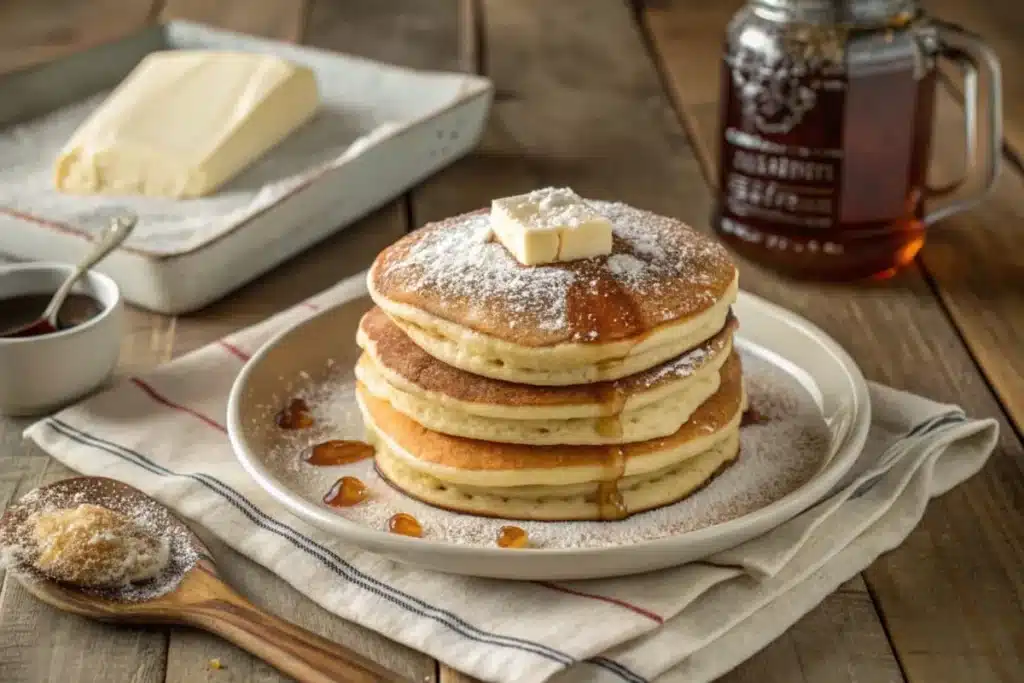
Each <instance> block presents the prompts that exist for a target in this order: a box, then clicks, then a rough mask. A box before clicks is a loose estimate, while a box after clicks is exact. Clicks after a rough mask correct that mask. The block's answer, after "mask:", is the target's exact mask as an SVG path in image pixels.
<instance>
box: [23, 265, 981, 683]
mask: <svg viewBox="0 0 1024 683" xmlns="http://www.w3.org/2000/svg"><path fill="white" fill-rule="evenodd" d="M365 291H366V290H365V284H364V281H363V278H362V276H356V277H355V278H352V279H349V280H346V281H344V282H342V283H339V284H338V285H337V286H335V287H333V288H331V289H329V290H327V291H325V292H323V293H321V294H319V295H317V296H316V297H313V298H312V299H310V300H308V301H306V302H304V303H302V304H300V305H298V306H296V307H294V308H293V309H291V310H288V311H285V312H283V313H281V314H279V315H277V316H275V317H273V318H271V319H269V320H267V321H265V322H263V323H261V324H259V325H256V326H254V327H251V328H248V329H246V330H243V331H241V332H239V333H237V334H234V335H231V336H229V337H227V338H225V339H223V340H220V341H218V342H215V343H212V344H210V345H208V346H206V347H204V348H202V349H200V350H198V351H195V352H194V353H191V354H189V355H187V356H184V357H181V358H179V359H177V360H175V361H173V362H171V363H168V364H166V365H164V366H161V367H159V368H156V369H155V370H153V371H152V372H149V373H147V374H146V375H143V376H139V377H133V378H130V379H128V380H126V381H124V382H122V383H120V384H119V385H117V386H115V387H113V388H111V389H109V390H107V391H105V392H103V393H101V394H98V395H96V396H93V397H92V398H90V399H88V400H86V401H85V402H83V403H81V404H79V405H76V406H73V407H71V408H68V409H66V410H64V411H63V412H61V413H59V414H57V415H55V416H53V417H50V418H46V419H43V420H41V421H40V422H37V423H36V424H34V425H32V426H31V427H29V428H28V429H27V430H26V432H25V435H26V437H27V438H29V439H31V440H33V441H35V442H36V443H37V444H39V445H40V446H41V447H42V448H43V449H45V450H46V451H47V452H48V453H50V454H51V455H52V456H53V457H54V458H56V459H57V460H59V461H60V462H62V463H64V464H65V465H67V466H68V467H70V468H72V469H74V470H77V471H79V472H81V473H83V474H88V475H104V476H108V477H114V478H117V479H120V480H122V481H124V482H127V483H128V484H131V485H133V486H135V487H137V488H139V489H142V490H143V491H146V492H147V493H149V494H150V495H152V496H153V497H155V498H156V499H158V500H160V501H161V502H163V503H164V504H165V505H168V506H170V507H171V508H173V509H174V510H175V511H176V512H177V513H178V514H179V515H181V516H182V517H184V518H186V519H189V520H191V521H192V522H195V523H198V524H200V525H202V526H204V527H206V528H207V529H208V530H209V531H210V532H212V533H213V534H215V535H216V536H218V537H219V538H220V539H222V540H223V541H224V542H225V543H227V544H228V545H230V546H231V547H233V548H234V549H236V550H237V551H239V552H241V553H243V554H244V555H246V556H247V557H249V558H251V559H252V560H254V561H256V562H259V563H260V564H262V565H264V566H266V567H268V568H269V569H270V570H272V571H274V572H275V573H277V574H278V575H279V576H281V577H282V578H284V579H285V580H286V581H288V582H289V583H290V584H291V585H292V586H294V587H295V588H296V589H297V590H299V591H301V592H302V593H304V594H305V595H307V596H309V597H310V598H312V599H313V600H315V601H316V602H317V603H319V604H320V605H322V606H323V607H324V608H325V609H327V610H330V611H331V612H333V613H335V614H337V615H340V616H342V617H344V618H346V619H350V620H352V621H355V622H357V623H359V624H362V625H363V626H366V627H368V628H371V629H374V630H376V631H379V632H380V633H383V634H384V635H386V636H388V637H390V638H393V639H394V640H397V641H399V642H401V643H404V644H406V645H408V646H410V647H413V648H416V649H418V650H421V651H423V652H425V653H427V654H429V655H431V656H433V657H436V658H437V659H439V660H441V661H442V662H444V663H446V664H448V665H450V666H452V667H454V668H456V669H459V670H461V671H464V672H466V673H469V674H471V675H474V676H477V677H479V678H481V679H484V680H489V681H503V682H504V681H510V682H511V681H527V682H529V681H544V680H548V679H552V680H556V681H584V680H587V681H590V680H594V681H620V682H621V681H628V682H629V683H640V682H642V681H647V680H653V679H658V680H663V681H688V682H693V681H709V680H712V679H714V678H716V677H717V676H720V675H721V674H723V673H724V672H726V671H728V670H729V669H731V668H733V667H735V666H736V665H737V664H739V663H740V662H742V661H744V660H745V659H747V658H749V657H750V656H751V655H753V654H754V653H756V652H757V651H758V650H760V649H761V648H763V647H764V646H765V645H767V644H768V643H769V642H771V641H772V640H773V639H774V638H776V637H778V636H779V635H780V634H782V633H783V632H784V631H785V630H786V629H787V628H789V626H790V625H792V624H793V623H794V622H796V621H797V620H798V619H799V618H800V617H801V616H802V615H804V614H806V613H807V612H808V611H810V610H811V609H812V608H813V607H814V606H815V605H817V604H818V603H819V602H820V601H821V600H823V599H824V598H825V597H826V596H827V595H828V594H829V593H831V592H832V591H834V590H835V589H836V588H837V587H838V586H839V585H840V584H841V583H843V582H844V581H846V580H847V579H849V578H851V577H853V576H855V575H856V574H857V573H858V572H860V571H861V570H862V569H864V568H865V567H867V566H868V565H869V564H871V562H872V561H873V560H874V559H875V558H876V557H878V556H879V555H880V554H882V553H884V552H886V551H887V550H890V549H892V548H894V547H895V546H897V545H899V544H900V543H901V542H902V541H903V539H904V538H906V536H907V534H909V533H910V531H911V530H912V529H913V528H914V526H915V525H916V524H917V522H918V521H919V520H920V519H921V516H922V514H923V512H924V509H925V506H926V505H927V503H928V500H929V499H930V498H931V497H933V496H937V495H940V494H942V493H944V492H946V491H948V490H949V489H950V488H952V487H953V486H956V485H957V484H959V483H960V482H962V481H963V480H965V479H967V478H968V477H970V476H971V475H973V474H974V473H975V472H977V471H978V470H979V469H980V468H981V467H982V465H983V464H984V463H985V461H986V459H987V458H988V456H989V454H990V453H991V452H992V449H993V448H994V445H995V442H996V438H997V425H996V423H995V421H994V420H991V419H989V420H971V419H968V418H967V417H966V416H965V415H964V414H963V412H962V411H961V410H960V409H959V408H957V407H955V406H948V405H940V404H937V403H933V402H932V401H929V400H927V399H923V398H920V397H917V396H914V395H911V394H906V393H903V392H899V391H895V390H893V389H889V388H886V387H882V386H878V385H872V386H871V401H872V409H873V414H874V420H875V424H874V425H873V426H872V429H871V433H870V436H869V439H868V443H867V446H866V447H865V451H864V454H863V456H862V458H861V460H860V462H859V464H858V466H857V468H856V470H855V474H854V476H853V479H852V480H851V481H849V483H848V484H846V485H844V486H842V487H840V488H839V489H838V490H837V491H836V492H835V493H834V494H833V495H832V496H831V497H829V498H826V499H825V500H823V501H822V502H820V503H819V504H818V505H816V506H815V507H814V508H812V509H810V510H808V511H806V512H805V513H803V514H801V515H800V516H798V517H796V518H794V519H793V520H791V521H790V522H788V523H786V524H784V525H782V526H780V527H778V528H777V529H775V530H774V531H772V532H771V533H768V534H766V535H765V536H762V537H760V538H757V539H755V540H752V541H750V542H748V543H746V544H744V545H742V546H739V547H736V548H734V549H732V550H729V551H727V552H723V553H721V554H720V555H718V556H715V557H712V558H709V559H708V560H707V561H706V562H700V563H694V564H690V565H686V566H682V567H677V568H674V569H668V570H663V571H659V572H656V573H650V574H645V575H640V576H634V577H624V578H618V579H602V580H592V581H578V582H559V583H550V582H508V581H497V580H488V579H474V578H467V577H460V576H451V575H446V574H439V573H433V572H428V571H423V570H419V569H415V568H411V567H408V566H404V565H402V564H398V563H395V562H392V561H390V560H386V559H384V558H381V557H379V556H376V555H373V554H371V553H367V552H364V551H361V550H358V549H356V548H353V547H351V546H347V545H345V544H344V543H341V542H339V541H337V540H336V539H335V538H333V537H331V535H329V534H327V533H324V532H322V531H320V530H318V529H316V528H314V527H312V526H310V525H309V524H306V523H304V522H303V521H301V520H300V519H298V518H296V517H294V516H293V515H292V514H291V513H289V512H288V511H287V510H285V509H284V508H283V507H282V506H281V505H280V504H279V503H277V502H276V501H274V500H273V499H272V498H271V497H270V496H269V495H268V494H266V493H264V492H263V490H262V489H260V487H259V486H257V485H256V483H255V482H254V481H253V480H252V479H251V478H250V477H249V476H248V474H246V472H245V471H244V470H243V469H242V467H241V465H239V464H238V462H237V461H236V460H235V457H234V455H233V454H232V451H231V447H230V445H229V444H228V439H227V436H226V434H225V430H224V419H225V418H224V416H225V410H226V404H227V397H228V392H229V390H230V388H231V384H232V381H233V380H234V378H235V376H236V375H237V373H238V371H239V369H240V368H241V367H242V364H243V363H244V362H245V360H246V359H247V358H248V357H249V355H250V354H252V353H253V352H254V351H256V350H257V349H258V348H259V347H260V345H262V344H263V343H264V342H265V341H266V340H267V339H269V338H270V337H271V336H273V335H274V334H276V333H277V332H279V331H281V330H282V329H284V328H286V327H288V326H291V325H293V324H295V323H296V322H298V321H300V320H302V319H303V318H305V317H307V316H310V315H314V314H315V311H317V310H320V309H322V308H323V307H325V306H331V305H334V304H337V303H341V302H344V301H348V300H351V299H353V298H355V297H359V296H365Z"/></svg>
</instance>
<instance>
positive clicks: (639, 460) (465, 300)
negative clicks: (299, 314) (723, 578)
mask: <svg viewBox="0 0 1024 683" xmlns="http://www.w3.org/2000/svg"><path fill="white" fill-rule="evenodd" d="M589 203H590V205H591V206H592V207H593V208H594V209H595V210H597V211H598V212H599V213H601V214H602V215H604V216H605V217H607V218H608V219H609V220H610V221H611V222H612V225H613V248H612V253H611V254H609V255H607V256H599V257H595V258H590V259H585V260H578V261H571V262H565V263H552V264H547V265H541V266H524V265H521V264H520V263H519V262H518V261H517V260H516V259H515V258H514V257H513V256H512V254H510V253H509V252H508V251H507V250H506V249H505V247H504V246H503V245H502V244H501V243H500V242H499V241H497V240H496V239H495V238H494V237H493V235H492V233H491V230H490V226H489V215H488V212H486V211H478V212H474V213H470V214H464V215H461V216H455V217H453V218H449V219H447V220H444V221H441V222H438V223H433V224H430V225H427V226H425V227H423V228H421V229H420V230H417V231H416V232H413V233H411V234H409V235H407V236H406V237H405V238H403V239H401V240H399V241H398V242H396V243H395V244H393V245H391V246H390V247H388V248H387V249H385V250H384V251H383V252H381V254H380V255H379V256H378V257H377V259H376V260H375V262H374V264H373V266H372V268H371V269H370V272H369V276H368V280H369V290H370V295H371V296H372V297H373V300H374V302H375V303H376V304H377V306H376V307H374V308H373V309H372V310H371V311H369V312H368V313H367V314H366V315H365V316H364V317H363V319H362V321H361V322H360V326H359V331H358V336H357V341H358V343H359V345H360V347H361V348H362V349H363V352H364V353H363V354H362V356H361V357H360V359H359V362H358V365H357V367H356V377H357V378H358V386H357V396H358V399H359V405H360V407H361V409H362V412H363V418H364V421H365V423H366V425H367V431H368V433H369V438H370V439H371V440H372V441H373V442H374V444H375V445H376V447H377V455H376V465H377V469H378V471H379V472H380V474H381V475H382V476H383V477H384V478H386V479H387V480H388V481H389V482H391V484H392V485H393V486H395V487H396V488H398V489H399V490H401V491H403V492H405V493H407V494H408V495H410V496H413V497H415V498H418V499H420V500H422V501H424V502H426V503H429V504H432V505H436V506H439V507H443V508H447V509H452V510H458V511H462V512H467V513H472V514H477V515H487V516H495V517H505V518H513V519H537V520H577V519H585V520H586V519H620V518H622V517H625V516H627V515H629V514H632V513H635V512H639V511H642V510H648V509H651V508H654V507H658V506H661V505H665V504H668V503H671V502H674V501H677V500H679V499H681V498H683V497H685V496H687V495H688V494H690V493H691V492H693V491H694V490H695V489H697V488H698V487H700V486H702V485H703V484H704V483H706V482H707V481H709V480H710V479H711V478H712V477H713V476H714V475H715V473H717V472H718V471H720V470H721V469H723V468H724V467H725V466H726V465H728V464H729V463H730V462H732V461H733V460H734V459H735V458H736V457H737V455H738V453H739V425H740V418H741V415H742V413H743V411H744V409H745V407H746V397H745V393H744V389H743V381H742V375H741V368H740V361H739V358H738V357H737V355H736V353H735V351H734V350H733V332H734V329H735V327H736V322H735V320H734V319H733V317H732V314H731V308H730V306H731V304H732V302H733V301H734V299H735V297H736V293H737V271H736V268H735V266H734V265H733V264H732V262H731V261H730V259H729V258H728V254H727V253H726V251H725V250H724V249H723V248H722V247H721V246H719V245H718V244H716V243H714V242H712V241H710V240H708V239H707V238H705V237H703V236H701V235H699V234H697V233H696V232H694V231H693V230H691V229H690V228H689V227H687V226H686V225H685V224H683V223H681V222H679V221H677V220H674V219H671V218H666V217H663V216H659V215H656V214H652V213H650V212H647V211H642V210H639V209H635V208H632V207H630V206H626V205H624V204H619V203H608V202H598V201H591V202H589Z"/></svg>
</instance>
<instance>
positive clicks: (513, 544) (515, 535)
mask: <svg viewBox="0 0 1024 683" xmlns="http://www.w3.org/2000/svg"><path fill="white" fill-rule="evenodd" d="M497 543H498V546H499V547H501V548H525V547H526V546H528V545H529V544H530V536H529V534H527V533H526V530H525V529H520V528H519V527H517V526H503V527H501V529H500V530H499V531H498V540H497Z"/></svg>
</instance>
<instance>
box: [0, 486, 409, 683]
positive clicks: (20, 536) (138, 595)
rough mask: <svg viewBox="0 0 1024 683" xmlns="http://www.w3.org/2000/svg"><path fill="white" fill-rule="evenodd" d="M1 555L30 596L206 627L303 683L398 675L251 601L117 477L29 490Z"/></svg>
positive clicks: (113, 615)
mask: <svg viewBox="0 0 1024 683" xmlns="http://www.w3.org/2000/svg"><path fill="white" fill-rule="evenodd" d="M0 560H2V563H3V564H5V565H7V567H8V570H9V571H11V573H12V574H13V575H14V576H16V577H17V578H18V579H19V581H20V582H21V583H22V585H24V586H25V588H26V589H27V590H28V591H29V592H30V593H32V594H33V595H35V596H36V597H37V598H39V599H40V600H42V601H43V602H45V603H47V604H49V605H52V606H54V607H57V608H58V609H62V610H65V611H68V612H72V613H74V614H78V615H81V616H85V617H91V618H94V619H99V620H102V621H111V622H124V623H137V624H183V625H187V626H194V627H196V628H201V629H204V630H207V631H210V632H212V633H215V634H217V635H219V636H221V637H223V638H224V639H226V640H228V641H230V642H232V643H234V644H235V645H237V646H239V647H241V648H242V649H244V650H246V651H248V652H250V653H252V654H253V655H255V656H257V657H259V658H261V659H263V660H264V661H266V662H267V663H268V664H271V665H272V666H275V667H276V668H277V669H279V670H280V671H282V672H283V673H285V674H287V675H289V676H291V677H293V678H295V679H296V680H298V681H302V682H308V683H327V682H328V681H342V680H343V681H354V682H356V683H369V682H370V681H397V680H400V678H399V677H398V676H397V675H396V674H394V673H392V672H390V671H388V670H386V669H384V668H382V667H380V666H379V665H377V664H376V663H375V662H373V661H371V660H369V659H366V658H365V657H363V656H362V655H359V654H358V653H356V652H353V651H351V650H349V649H348V648H346V647H344V646H342V645H339V644H337V643H332V642H331V641H328V640H326V639H324V638H321V637H320V636H317V635H315V634H313V633H310V632H309V631H306V630H304V629H302V628H300V627H298V626H296V625H294V624H291V623H288V622H286V621H284V620H282V619H279V618H277V617H275V616H273V615H271V614H268V613H266V612H263V611H262V610H260V609H259V608H257V607H255V606H254V605H252V604H251V603H249V602H248V601H247V600H246V599H245V598H243V597H242V596H240V595H238V594H237V593H235V592H234V591H233V590H232V589H231V588H230V587H229V586H228V585H227V584H226V583H224V582H223V581H222V580H221V579H220V577H219V576H218V574H217V569H216V567H215V566H214V563H213V560H212V558H211V557H210V553H209V551H208V550H207V549H206V547H205V546H204V545H203V543H202V541H201V540H200V539H199V537H198V536H196V535H195V534H194V533H192V531H191V530H190V529H189V528H188V526H186V525H185V523H184V522H182V521H181V520H180V519H178V518H177V517H175V516H174V515H173V514H172V513H171V512H170V511H169V510H168V509H167V508H165V507H164V506H163V505H161V504H160V503H158V502H157V501H156V500H154V499H152V498H150V497H149V496H147V495H146V494H144V493H142V492H141V491H139V490H138V489H135V488H133V487H131V486H128V485H127V484H123V483H121V482H119V481H116V480H114V479H107V478H103V477H78V478H74V479H65V480H63V481H59V482H57V483H54V484H50V485H48V486H44V487H41V488H38V489H36V490H34V491H32V492H30V493H29V494H27V495H26V496H24V497H23V498H22V499H21V500H19V501H18V502H17V503H15V504H13V505H12V506H10V507H9V508H8V510H7V512H5V513H4V515H3V517H2V518H0Z"/></svg>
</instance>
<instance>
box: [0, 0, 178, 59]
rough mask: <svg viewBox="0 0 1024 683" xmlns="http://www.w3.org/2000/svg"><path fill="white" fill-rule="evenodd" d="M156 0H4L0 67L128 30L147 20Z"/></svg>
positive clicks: (0, 16)
mask: <svg viewBox="0 0 1024 683" xmlns="http://www.w3.org/2000/svg"><path fill="white" fill-rule="evenodd" d="M157 2H158V0H89V1H88V2H82V0H29V1H27V2H26V1H25V0H4V1H3V2H0V73H3V72H4V71H8V70H13V69H19V68H22V67H26V66H30V65H33V64H38V63H40V62H45V61H48V60H51V59H53V58H55V57H58V56H61V55H65V54H70V53H72V52H77V51H79V50H83V49H85V48H87V47H89V46H91V45H96V44H99V43H103V42H106V41H108V40H112V39H114V38H117V37H119V36H122V35H124V34H126V33H130V32H131V31H134V30H136V29H138V28H139V27H141V26H143V25H145V24H146V23H147V22H149V21H151V20H152V19H153V17H154V16H155V15H156V13H157V12H158V11H159V6H158V4H157Z"/></svg>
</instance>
